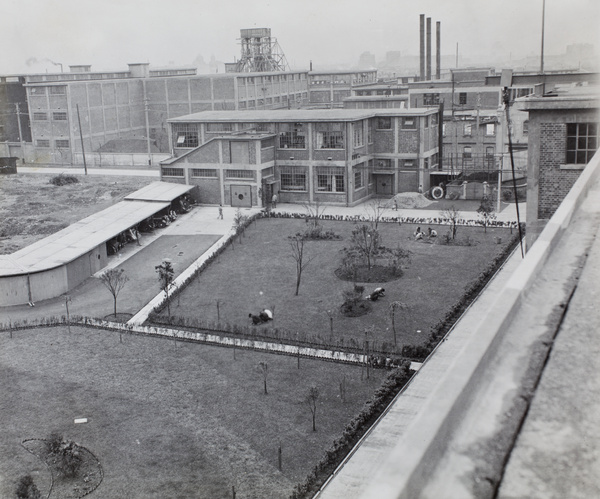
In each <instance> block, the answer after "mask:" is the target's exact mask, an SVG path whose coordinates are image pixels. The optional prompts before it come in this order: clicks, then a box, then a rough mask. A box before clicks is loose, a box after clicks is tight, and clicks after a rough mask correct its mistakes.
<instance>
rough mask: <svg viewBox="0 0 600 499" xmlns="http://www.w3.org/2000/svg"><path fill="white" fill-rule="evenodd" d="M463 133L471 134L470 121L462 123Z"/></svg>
mask: <svg viewBox="0 0 600 499" xmlns="http://www.w3.org/2000/svg"><path fill="white" fill-rule="evenodd" d="M463 135H464V136H466V137H470V136H471V124H470V123H465V124H464V125H463Z"/></svg>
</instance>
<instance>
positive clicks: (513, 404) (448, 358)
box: [315, 153, 600, 499]
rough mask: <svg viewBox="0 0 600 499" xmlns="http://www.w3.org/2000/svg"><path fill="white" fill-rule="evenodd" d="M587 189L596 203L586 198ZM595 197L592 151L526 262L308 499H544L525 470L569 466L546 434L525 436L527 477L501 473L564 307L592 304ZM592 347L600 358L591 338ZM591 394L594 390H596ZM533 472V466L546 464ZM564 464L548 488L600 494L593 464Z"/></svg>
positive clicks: (598, 190)
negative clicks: (582, 282) (582, 291)
mask: <svg viewBox="0 0 600 499" xmlns="http://www.w3.org/2000/svg"><path fill="white" fill-rule="evenodd" d="M592 191H593V195H588V194H589V193H590V192H592ZM599 197H600V153H599V154H596V155H595V156H594V158H593V159H592V161H591V162H590V163H589V164H588V165H587V167H586V168H585V170H584V171H583V172H582V174H581V176H580V178H579V180H578V181H577V182H576V183H575V185H574V186H573V188H572V189H571V191H570V193H569V194H568V195H567V197H566V198H565V200H564V201H563V203H562V204H561V205H560V207H559V208H558V210H557V211H556V213H555V215H554V216H553V217H552V218H551V219H550V220H549V222H548V223H547V225H546V227H545V229H544V230H543V232H542V233H541V234H540V236H539V238H538V239H537V240H536V242H535V243H534V244H533V246H532V247H531V248H530V249H529V251H528V252H527V254H526V255H525V258H524V259H522V257H521V254H520V250H519V249H518V248H517V250H516V251H515V253H513V255H512V256H511V257H510V258H509V259H508V261H507V263H506V264H505V265H504V267H503V269H502V270H501V271H500V272H499V273H498V274H497V275H496V277H495V278H494V279H493V280H492V282H491V283H490V284H489V285H488V288H486V290H484V292H483V293H482V295H481V296H480V297H479V298H478V299H477V300H476V302H475V303H474V304H473V305H472V306H471V309H469V311H468V312H467V313H466V314H465V315H464V316H463V318H462V319H461V320H460V322H459V323H457V325H456V326H455V328H454V329H453V330H452V331H451V332H450V333H449V335H448V336H447V337H446V339H445V340H444V341H443V342H442V343H441V344H440V345H439V347H438V349H437V350H436V351H435V353H434V354H433V355H432V356H431V358H430V359H428V360H427V361H426V362H425V363H424V364H423V366H422V367H421V369H420V370H419V372H418V373H417V374H416V376H415V377H414V378H413V380H412V381H411V383H410V384H409V385H408V386H407V387H405V389H404V390H403V392H402V393H401V394H400V395H399V396H398V397H397V398H396V399H395V401H394V402H393V403H392V405H391V406H390V408H388V410H387V412H386V414H385V416H384V417H382V418H381V419H380V420H379V421H378V422H377V424H376V425H375V426H374V427H373V428H371V430H370V431H369V433H368V434H367V436H366V437H365V438H364V439H363V440H362V441H361V442H360V443H359V444H358V445H357V447H356V448H355V449H354V450H353V451H352V452H351V453H350V457H349V458H347V459H346V461H345V462H344V463H342V464H341V465H340V467H339V468H338V469H337V470H336V471H335V473H334V474H333V476H332V477H331V478H330V480H329V482H328V483H326V484H325V486H324V487H323V488H322V490H321V491H320V492H319V493H318V494H317V495H316V496H315V497H318V498H319V499H333V498H336V499H337V498H344V499H353V498H362V499H367V498H374V497H377V498H378V499H388V498H389V499H392V498H394V499H398V498H411V499H412V498H418V497H423V498H433V497H435V498H436V499H437V498H456V497H476V498H484V497H489V498H492V497H542V496H540V495H539V490H537V489H536V488H535V487H536V486H540V484H539V483H537V485H536V486H534V485H533V484H535V480H534V479H532V478H531V477H532V476H537V475H536V473H538V471H539V470H536V469H534V468H535V467H536V464H535V463H537V456H538V455H539V454H541V453H543V452H546V453H548V452H549V453H550V455H551V459H552V460H554V461H559V460H560V458H561V457H565V458H566V459H569V458H570V459H572V458H573V456H572V455H568V454H567V453H564V454H563V453H562V452H561V449H558V448H556V447H553V448H551V449H548V445H547V444H546V445H545V442H546V439H547V437H550V434H549V433H548V430H546V433H545V432H544V431H543V429H544V428H543V427H542V431H540V427H535V430H538V431H539V432H538V433H535V431H533V430H532V433H533V434H534V435H536V436H537V438H539V441H538V444H537V445H538V446H539V449H533V450H532V449H531V448H527V449H525V450H524V451H523V454H524V455H526V456H531V454H532V452H534V453H536V454H535V456H536V460H535V461H534V462H533V464H530V467H529V468H527V467H525V468H524V465H523V462H524V461H525V459H524V460H523V461H519V464H518V466H515V468H516V471H513V472H508V473H506V474H505V472H506V470H507V469H508V470H509V471H510V469H511V468H510V466H511V463H510V461H509V463H508V466H507V464H506V463H507V460H509V457H510V456H511V453H513V452H514V453H515V454H516V455H518V452H517V451H516V449H519V447H520V446H521V445H525V444H521V443H520V442H521V440H519V435H520V432H521V428H522V425H523V424H524V421H525V422H527V417H528V416H527V414H528V409H529V408H530V406H531V404H532V400H533V399H534V398H535V397H540V398H542V395H541V394H540V392H542V391H543V388H540V389H539V390H538V383H539V380H540V378H541V377H542V375H543V374H544V373H546V372H549V370H550V369H551V368H552V364H553V362H555V361H554V360H553V359H554V357H552V358H551V359H550V361H549V362H548V363H546V362H547V359H548V358H549V357H550V353H551V352H552V348H553V344H554V341H555V339H556V338H557V337H558V334H559V332H560V331H561V327H563V321H565V320H568V318H569V316H568V314H566V313H565V311H566V310H567V309H568V305H569V302H570V300H571V299H572V298H573V296H575V299H583V300H585V299H586V296H587V300H589V301H593V300H594V298H593V297H590V296H589V294H588V295H584V296H583V297H582V298H578V297H579V296H580V295H577V294H574V290H575V289H576V286H577V282H578V279H579V277H580V275H581V274H582V269H583V273H584V274H583V275H584V276H585V272H587V269H588V268H591V267H590V265H591V263H590V264H589V265H585V266H584V263H585V262H586V259H587V255H588V253H589V252H590V248H592V247H593V245H595V246H598V248H597V249H598V250H597V251H596V252H595V253H593V254H594V255H596V257H595V258H596V260H597V261H596V262H595V263H596V264H597V268H600V241H598V242H597V243H595V242H594V241H595V236H596V233H597V231H598V227H599V226H600V223H599V221H600V203H598V202H594V199H598V198H599ZM598 274H600V271H598ZM596 308H597V303H595V304H594V303H590V309H594V310H595V309H596ZM577 318H578V319H580V317H579V316H578V317H577ZM586 325H587V326H589V327H588V328H587V329H590V330H591V331H594V330H595V329H596V330H597V324H595V325H594V324H586V322H585V320H583V326H584V329H585V326H586ZM562 334H563V335H564V336H566V335H567V334H568V333H567V332H565V333H562ZM596 336H597V335H596ZM592 347H594V348H596V350H600V340H598V344H597V345H595V346H593V345H592ZM582 355H583V356H584V357H583V358H577V361H578V362H577V363H578V364H579V363H581V364H583V365H584V366H585V365H586V364H585V362H586V359H585V355H588V356H590V357H593V358H597V356H596V357H594V356H593V355H592V354H590V353H589V351H587V350H586V351H584V352H583V353H582ZM594 355H595V354H594ZM594 369H595V368H594V366H593V365H589V367H588V371H589V372H588V373H587V374H588V375H589V376H588V377H586V379H584V380H582V383H581V384H582V385H583V386H586V387H587V386H588V385H589V378H593V379H596V378H597V373H596V372H595V371H594ZM584 371H585V369H584ZM560 372H561V373H562V376H563V378H564V376H568V372H569V366H567V367H566V368H564V367H562V366H561V367H560ZM574 384H575V383H574ZM598 385H599V388H598V391H599V392H600V380H599V381H598ZM540 386H541V385H540ZM571 392H572V390H567V393H565V394H563V395H561V397H562V396H564V397H565V398H566V399H569V397H574V396H573V395H571ZM585 400H586V398H585V397H580V399H578V400H577V401H574V400H571V399H569V400H564V403H563V399H561V400H553V401H552V402H550V403H549V404H547V406H545V407H544V410H545V411H549V412H552V411H554V412H556V413H558V412H560V411H561V410H562V407H563V406H564V405H567V406H571V405H574V404H577V403H579V404H583V409H582V412H583V413H585V412H586V410H585V407H586V402H585ZM587 404H589V401H588V402H587ZM548 405H549V406H550V407H548ZM544 414H546V413H544ZM549 417H550V419H552V418H553V417H555V415H554V414H552V415H551V416H549ZM556 417H560V415H558V414H557V415H556ZM590 426H593V425H590ZM561 428H562V427H561ZM588 428H589V426H588ZM551 431H552V430H551ZM554 433H556V431H554V432H553V434H554ZM593 433H595V435H585V436H584V437H582V439H581V441H583V442H585V443H586V445H588V446H589V445H592V446H593V444H594V443H598V442H599V441H600V430H598V425H595V426H593ZM564 438H565V437H564V435H563V440H564ZM525 440H526V439H525V438H523V441H525ZM534 441H535V439H534ZM529 443H530V442H529ZM535 445H536V444H534V447H535ZM596 448H597V447H596ZM596 454H597V452H596ZM567 456H569V457H567ZM515 459H516V458H515ZM542 463H543V464H540V465H539V467H540V468H541V467H542V466H545V465H546V464H547V463H546V462H543V461H542ZM571 464H572V463H571V462H569V461H567V462H565V463H561V464H560V465H556V466H555V468H556V469H559V470H561V472H556V471H553V472H552V473H551V474H549V476H548V477H546V478H545V481H544V482H543V483H544V484H546V485H545V486H546V487H547V488H548V490H551V489H552V487H553V486H554V488H555V489H556V490H560V489H561V487H563V486H564V484H565V483H567V484H568V487H571V488H573V487H588V488H587V489H586V490H588V491H589V490H590V487H592V489H593V490H595V491H598V490H600V477H599V476H598V474H597V469H598V461H597V460H596V461H594V460H591V461H590V460H588V461H587V462H586V461H585V460H584V461H583V463H581V462H580V466H578V467H577V469H576V471H571V470H572V469H573V466H572V465H571ZM586 465H587V466H586ZM539 473H543V471H540V472H539ZM523 476H525V477H526V478H523ZM528 479H529V481H528ZM553 480H554V482H555V483H554V484H552V483H551V482H552V481H553ZM581 484H583V485H581ZM541 486H543V485H541ZM594 487H595V488H594ZM567 490H569V489H567ZM571 490H572V489H571ZM498 491H499V495H496V494H497V493H498ZM515 491H518V493H516V492H515ZM515 494H516V495H515ZM567 495H568V494H567ZM543 497H560V494H559V495H543ZM565 497H566V496H565ZM578 497H588V496H586V495H585V494H583V495H578Z"/></svg>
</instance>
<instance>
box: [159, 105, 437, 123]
mask: <svg viewBox="0 0 600 499" xmlns="http://www.w3.org/2000/svg"><path fill="white" fill-rule="evenodd" d="M433 112H437V109H436V110H431V109H429V108H412V109H281V110H279V109H268V110H258V111H255V110H249V111H202V112H200V113H193V114H187V115H185V116H179V117H177V118H171V119H169V120H167V121H168V122H170V123H189V122H198V123H205V122H220V121H223V122H231V121H235V122H240V123H249V122H271V123H272V122H289V121H353V120H362V119H366V118H374V117H375V116H382V115H383V116H395V115H398V116H421V115H423V116H424V115H427V114H432V113H433Z"/></svg>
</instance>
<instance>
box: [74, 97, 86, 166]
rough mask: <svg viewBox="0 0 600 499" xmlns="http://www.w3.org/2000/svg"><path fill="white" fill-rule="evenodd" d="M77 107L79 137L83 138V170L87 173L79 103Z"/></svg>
mask: <svg viewBox="0 0 600 499" xmlns="http://www.w3.org/2000/svg"><path fill="white" fill-rule="evenodd" d="M76 108H77V123H78V124H79V138H80V139H81V154H82V155H83V170H84V172H85V174H86V175H87V163H86V162H85V148H84V147H83V131H82V130H81V117H80V116H79V104H77V105H76Z"/></svg>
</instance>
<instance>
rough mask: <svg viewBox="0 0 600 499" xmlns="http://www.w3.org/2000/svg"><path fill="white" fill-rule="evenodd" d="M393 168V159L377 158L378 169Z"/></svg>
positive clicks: (376, 166) (376, 165)
mask: <svg viewBox="0 0 600 499" xmlns="http://www.w3.org/2000/svg"><path fill="white" fill-rule="evenodd" d="M391 168H392V160H391V159H389V158H377V159H376V160H375V169H376V170H390V169H391Z"/></svg>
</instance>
